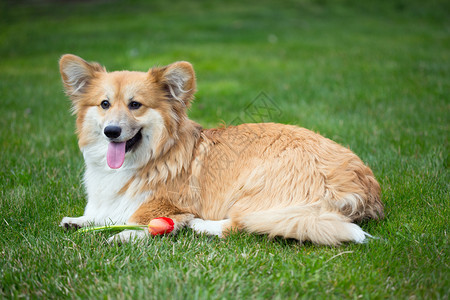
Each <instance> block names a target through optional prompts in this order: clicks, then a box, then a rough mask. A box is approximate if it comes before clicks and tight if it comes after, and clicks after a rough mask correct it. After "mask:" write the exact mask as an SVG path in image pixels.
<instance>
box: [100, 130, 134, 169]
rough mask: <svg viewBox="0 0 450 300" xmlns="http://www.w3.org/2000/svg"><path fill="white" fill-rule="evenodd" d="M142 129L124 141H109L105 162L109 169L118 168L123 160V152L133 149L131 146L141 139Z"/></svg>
mask: <svg viewBox="0 0 450 300" xmlns="http://www.w3.org/2000/svg"><path fill="white" fill-rule="evenodd" d="M141 131H142V129H140V130H139V131H138V133H136V135H135V136H133V137H132V138H131V139H129V140H128V141H126V142H119V143H117V142H110V143H109V145H108V152H107V153H106V162H107V163H108V166H109V167H110V168H111V169H118V168H120V167H121V166H122V165H123V162H124V161H125V153H126V152H128V151H131V150H133V148H134V147H135V146H136V145H137V144H138V143H139V141H140V140H141V139H142V133H141Z"/></svg>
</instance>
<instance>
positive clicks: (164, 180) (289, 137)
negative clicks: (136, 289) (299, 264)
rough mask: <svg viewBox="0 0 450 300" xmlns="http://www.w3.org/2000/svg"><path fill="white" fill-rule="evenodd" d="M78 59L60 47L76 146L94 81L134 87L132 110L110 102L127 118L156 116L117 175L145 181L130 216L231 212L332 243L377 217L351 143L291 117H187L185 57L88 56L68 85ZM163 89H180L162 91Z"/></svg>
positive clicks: (248, 226)
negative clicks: (121, 62) (120, 67)
mask: <svg viewBox="0 0 450 300" xmlns="http://www.w3.org/2000/svg"><path fill="white" fill-rule="evenodd" d="M78 59H79V58H77V57H74V56H64V57H63V58H62V59H61V66H62V67H61V70H62V71H61V72H62V74H63V80H64V82H65V85H66V90H67V93H68V94H69V96H70V97H71V98H72V100H73V103H74V111H75V112H76V114H77V131H78V135H79V143H80V147H83V146H85V145H86V144H89V143H90V142H91V141H90V140H89V138H88V137H89V134H88V132H87V131H88V130H91V129H90V128H88V127H86V126H85V125H84V115H85V111H86V109H87V108H89V107H92V106H98V105H99V101H100V100H101V99H102V97H103V96H102V92H101V91H100V90H99V89H98V88H97V87H99V86H101V85H102V86H105V84H106V85H111V86H112V87H113V88H115V91H116V93H118V96H117V98H118V99H126V98H127V97H128V96H123V95H122V94H123V93H132V94H133V97H134V98H135V99H139V101H140V102H142V103H143V105H144V106H143V107H142V109H141V111H139V112H138V111H136V112H134V111H133V112H130V111H128V110H127V108H126V105H125V103H121V104H117V105H116V106H114V109H115V110H116V111H117V112H116V113H122V114H126V115H127V118H129V119H130V120H131V122H133V120H134V119H135V118H137V117H138V116H139V115H138V114H140V113H141V114H142V113H144V112H145V110H147V109H154V110H156V111H158V112H159V113H160V114H161V116H162V117H163V119H164V127H165V130H164V132H163V134H162V135H161V137H160V139H159V141H158V145H156V148H155V149H156V150H155V152H154V153H153V155H152V157H151V159H150V160H149V161H148V162H147V163H146V164H144V165H142V166H140V167H139V168H138V169H136V172H135V175H134V177H133V178H131V179H130V180H129V181H128V182H123V187H122V188H121V190H120V192H119V193H122V194H124V193H125V192H129V191H130V190H132V191H133V193H134V194H136V195H137V194H139V193H142V192H145V191H152V195H151V196H150V197H149V198H148V199H147V202H146V203H144V204H143V205H142V206H141V207H140V208H139V209H138V210H137V211H136V212H135V213H134V215H133V216H132V217H131V219H130V220H129V222H130V223H138V224H148V222H149V221H150V220H151V219H152V218H155V217H161V216H170V217H172V218H174V219H175V221H176V223H179V224H185V222H187V220H189V219H190V218H192V216H195V217H199V218H202V219H209V220H222V219H225V218H230V219H231V223H230V224H231V225H230V227H229V228H228V229H229V230H231V229H232V228H236V229H241V230H247V231H249V232H255V233H263V234H268V235H269V236H283V237H286V238H295V239H298V240H300V241H304V240H310V241H312V242H314V243H318V244H327V245H337V244H339V243H341V242H344V241H349V240H351V237H350V236H348V234H347V233H348V230H347V228H348V226H351V225H352V224H351V223H350V222H352V221H360V220H363V219H366V218H374V219H377V218H380V217H383V205H382V203H381V201H380V187H379V185H378V182H377V181H376V179H375V177H374V175H373V173H372V171H371V170H370V168H369V167H367V166H366V165H364V163H363V162H362V161H361V160H360V159H359V158H358V157H357V156H356V155H355V154H354V153H353V152H351V151H350V150H349V149H347V148H344V147H342V146H340V145H338V144H336V143H335V142H333V141H331V140H329V139H327V138H324V137H322V136H321V135H319V134H316V133H314V132H312V131H309V130H307V129H304V128H299V127H296V126H289V125H281V124H271V123H265V124H242V125H239V126H235V127H226V128H220V129H202V128H201V127H200V126H199V125H198V124H196V123H195V122H193V121H191V120H189V119H188V118H187V115H186V108H187V107H189V105H190V101H191V99H192V96H193V93H194V91H195V75H194V71H193V69H192V66H191V65H190V64H189V63H186V62H181V63H175V64H173V65H170V66H168V67H164V68H156V69H152V70H150V71H149V72H148V73H140V72H127V71H124V72H113V73H107V72H105V71H104V69H103V68H102V67H100V66H99V65H97V64H91V67H90V69H89V70H90V73H89V72H88V73H89V74H87V75H86V78H87V79H86V83H85V85H84V87H82V88H81V89H80V90H78V91H74V88H73V86H71V85H70V84H69V83H67V76H66V77H65V75H64V74H65V73H64V70H63V68H64V66H66V65H67V64H68V63H71V62H73V61H76V60H78ZM191 73H192V78H191V79H189V80H188V81H187V82H186V83H185V85H184V86H182V87H179V89H178V90H177V91H173V90H172V89H173V88H177V87H176V86H175V87H172V88H167V86H168V84H169V86H170V81H171V80H176V79H177V78H178V77H179V76H183V74H191ZM89 76H90V77H89ZM177 76H178V77H177ZM174 78H175V79H174ZM117 87H120V88H117ZM121 93H122V94H121ZM170 93H172V94H173V93H175V94H176V95H182V96H180V97H178V96H177V97H175V96H174V97H173V98H174V99H173V100H172V101H169V100H168V98H170ZM121 101H122V100H121ZM99 110H101V108H99ZM108 113H113V111H112V110H111V111H110V112H108Z"/></svg>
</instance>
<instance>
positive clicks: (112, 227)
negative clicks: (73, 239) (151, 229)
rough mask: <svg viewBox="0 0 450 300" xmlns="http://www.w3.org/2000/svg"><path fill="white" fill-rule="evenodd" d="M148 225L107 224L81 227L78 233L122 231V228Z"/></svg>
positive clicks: (144, 227) (129, 228)
mask: <svg viewBox="0 0 450 300" xmlns="http://www.w3.org/2000/svg"><path fill="white" fill-rule="evenodd" d="M146 228H148V225H106V226H97V227H84V228H81V229H79V230H78V231H77V232H78V233H85V232H90V231H121V230H126V229H128V230H145V229H146Z"/></svg>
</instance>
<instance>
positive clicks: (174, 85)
mask: <svg viewBox="0 0 450 300" xmlns="http://www.w3.org/2000/svg"><path fill="white" fill-rule="evenodd" d="M150 73H151V75H152V76H153V77H154V78H155V80H156V81H157V82H159V83H160V84H161V87H162V88H163V89H164V90H165V92H166V94H167V96H168V97H169V98H172V99H174V100H178V101H180V102H181V103H183V104H184V105H185V106H188V105H189V103H190V101H191V100H192V98H193V96H194V93H195V88H196V84H195V72H194V68H193V67H192V65H191V64H190V63H188V62H186V61H179V62H176V63H173V64H171V65H168V66H167V67H164V68H158V69H152V70H150Z"/></svg>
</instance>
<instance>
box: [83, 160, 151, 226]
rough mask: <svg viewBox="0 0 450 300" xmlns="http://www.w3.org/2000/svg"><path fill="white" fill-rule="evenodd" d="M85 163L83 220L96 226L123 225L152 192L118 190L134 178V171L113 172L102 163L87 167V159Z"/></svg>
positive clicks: (125, 168)
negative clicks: (86, 198)
mask: <svg viewBox="0 0 450 300" xmlns="http://www.w3.org/2000/svg"><path fill="white" fill-rule="evenodd" d="M85 156H86V155H85ZM86 162H87V165H86V172H85V174H84V185H85V188H86V192H87V196H88V202H87V205H86V208H85V211H84V217H86V218H87V219H89V220H90V222H93V223H95V224H98V225H103V224H125V223H126V222H127V221H128V219H129V218H130V217H131V216H132V215H133V213H134V212H135V211H136V210H137V209H138V208H139V206H140V205H141V204H142V203H143V202H144V201H145V200H146V198H147V197H148V196H149V195H150V194H151V192H145V193H140V194H136V193H135V192H134V191H132V190H130V189H128V190H126V191H121V189H122V188H123V186H124V185H126V184H127V183H128V181H129V180H130V179H131V178H132V177H133V175H134V173H135V170H134V169H133V168H127V167H126V166H125V165H124V166H123V167H122V168H120V169H117V170H113V169H109V168H108V167H107V166H106V162H104V161H102V162H100V163H98V162H97V163H95V164H90V163H89V160H87V161H86ZM103 162H104V164H103Z"/></svg>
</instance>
